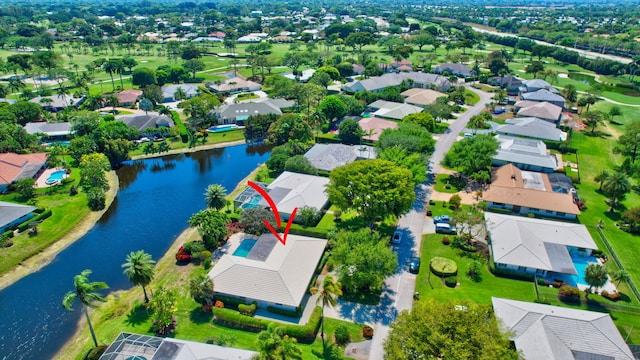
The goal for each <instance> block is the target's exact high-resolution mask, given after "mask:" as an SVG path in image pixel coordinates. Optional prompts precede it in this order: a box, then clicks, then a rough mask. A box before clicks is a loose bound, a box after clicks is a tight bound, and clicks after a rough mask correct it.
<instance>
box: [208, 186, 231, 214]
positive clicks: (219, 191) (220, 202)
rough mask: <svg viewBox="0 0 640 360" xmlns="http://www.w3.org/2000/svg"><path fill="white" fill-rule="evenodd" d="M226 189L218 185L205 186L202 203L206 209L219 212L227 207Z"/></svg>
mask: <svg viewBox="0 0 640 360" xmlns="http://www.w3.org/2000/svg"><path fill="white" fill-rule="evenodd" d="M226 196H227V189H225V188H224V186H222V185H220V184H211V185H209V186H207V190H206V191H205V193H204V202H205V203H206V204H207V207H208V208H211V209H216V210H220V209H222V208H223V207H225V206H227V198H226Z"/></svg>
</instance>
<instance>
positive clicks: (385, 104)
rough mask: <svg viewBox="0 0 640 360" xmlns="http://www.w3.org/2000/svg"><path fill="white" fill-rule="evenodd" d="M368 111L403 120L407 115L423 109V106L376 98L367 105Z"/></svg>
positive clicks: (380, 116)
mask: <svg viewBox="0 0 640 360" xmlns="http://www.w3.org/2000/svg"><path fill="white" fill-rule="evenodd" d="M367 111H369V112H370V113H372V114H373V115H374V116H376V117H379V118H383V119H393V120H402V119H403V118H404V117H405V116H407V115H411V114H416V113H419V112H421V111H422V108H421V107H418V106H414V105H409V104H403V103H397V102H393V101H386V100H376V101H374V102H372V103H371V104H369V105H368V106H367Z"/></svg>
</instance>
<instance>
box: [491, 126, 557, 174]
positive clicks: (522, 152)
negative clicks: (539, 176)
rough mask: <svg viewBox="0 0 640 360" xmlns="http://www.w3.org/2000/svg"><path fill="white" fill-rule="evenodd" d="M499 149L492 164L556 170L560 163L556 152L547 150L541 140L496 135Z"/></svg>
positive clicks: (548, 171)
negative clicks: (552, 152)
mask: <svg viewBox="0 0 640 360" xmlns="http://www.w3.org/2000/svg"><path fill="white" fill-rule="evenodd" d="M495 138H496V140H498V143H499V145H498V151H497V152H496V154H495V155H493V158H492V159H493V160H492V163H491V164H492V165H494V166H502V165H506V164H513V165H515V166H516V167H518V168H520V169H522V170H529V171H540V172H546V173H550V172H554V171H555V170H556V169H557V168H558V167H559V166H560V165H559V164H558V159H557V158H556V156H555V155H554V154H551V153H549V152H548V151H547V146H546V145H545V143H544V142H542V141H541V140H533V139H524V138H517V137H511V136H505V135H496V137H495Z"/></svg>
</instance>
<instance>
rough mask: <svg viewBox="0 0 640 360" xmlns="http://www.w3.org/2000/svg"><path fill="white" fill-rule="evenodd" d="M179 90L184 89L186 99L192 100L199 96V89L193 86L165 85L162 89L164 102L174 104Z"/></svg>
mask: <svg viewBox="0 0 640 360" xmlns="http://www.w3.org/2000/svg"><path fill="white" fill-rule="evenodd" d="M178 89H182V91H184V94H185V98H184V99H183V100H186V99H191V98H192V97H194V96H196V95H198V87H197V86H196V85H192V84H177V85H165V86H163V87H162V102H173V101H177V99H176V91H178Z"/></svg>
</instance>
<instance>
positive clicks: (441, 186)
mask: <svg viewBox="0 0 640 360" xmlns="http://www.w3.org/2000/svg"><path fill="white" fill-rule="evenodd" d="M434 189H435V191H437V192H442V193H448V194H455V193H457V192H458V191H461V190H463V189H464V181H462V180H459V179H458V177H457V176H455V175H449V174H438V176H437V177H436V183H435V185H434Z"/></svg>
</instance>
